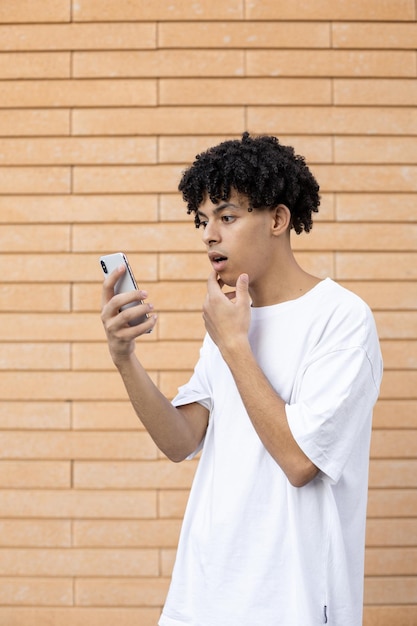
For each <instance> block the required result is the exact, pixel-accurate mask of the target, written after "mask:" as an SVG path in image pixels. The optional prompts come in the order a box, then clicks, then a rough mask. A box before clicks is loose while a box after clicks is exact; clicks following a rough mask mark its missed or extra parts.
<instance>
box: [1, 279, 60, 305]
mask: <svg viewBox="0 0 417 626" xmlns="http://www.w3.org/2000/svg"><path fill="white" fill-rule="evenodd" d="M70 306H71V303H70V289H69V286H67V285H36V286H35V285H28V284H25V285H14V284H0V311H2V312H3V311H19V312H24V311H32V312H40V311H44V312H45V311H48V312H51V311H54V312H55V311H62V312H64V311H69V309H70Z"/></svg>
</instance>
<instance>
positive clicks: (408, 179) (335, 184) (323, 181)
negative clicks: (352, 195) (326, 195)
mask: <svg viewBox="0 0 417 626" xmlns="http://www.w3.org/2000/svg"><path fill="white" fill-rule="evenodd" d="M313 173H314V175H315V176H316V177H317V180H318V181H319V184H320V186H321V188H322V190H323V191H351V190H352V189H355V190H356V191H362V192H364V191H370V192H382V191H383V190H384V189H385V190H386V191H388V192H390V191H392V192H411V191H417V166H415V165H404V166H402V165H372V166H371V165H314V168H313Z"/></svg>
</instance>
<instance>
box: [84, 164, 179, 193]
mask: <svg viewBox="0 0 417 626" xmlns="http://www.w3.org/2000/svg"><path fill="white" fill-rule="evenodd" d="M180 174H181V170H180V168H179V167H177V166H169V165H154V166H152V165H149V166H147V165H143V166H141V165H131V166H122V165H120V166H118V165H109V166H102V167H99V166H96V167H94V166H86V167H83V166H76V167H75V168H74V178H73V181H74V183H73V184H74V191H75V193H107V192H110V193H123V191H125V192H128V193H138V192H146V193H152V192H155V193H156V192H158V191H173V190H175V189H176V187H177V185H178V181H179V179H180Z"/></svg>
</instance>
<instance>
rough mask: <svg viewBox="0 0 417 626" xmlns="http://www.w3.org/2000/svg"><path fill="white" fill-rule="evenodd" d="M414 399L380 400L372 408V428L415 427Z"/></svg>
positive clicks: (415, 405) (416, 414)
mask: <svg viewBox="0 0 417 626" xmlns="http://www.w3.org/2000/svg"><path fill="white" fill-rule="evenodd" d="M416 409H417V401H416V400H408V399H407V400H403V399H397V400H380V401H379V402H377V404H376V407H375V410H374V428H416V427H417V410H416Z"/></svg>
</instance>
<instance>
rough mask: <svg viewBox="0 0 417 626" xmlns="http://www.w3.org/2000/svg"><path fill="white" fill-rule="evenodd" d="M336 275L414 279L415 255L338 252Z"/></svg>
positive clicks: (345, 277)
mask: <svg viewBox="0 0 417 626" xmlns="http://www.w3.org/2000/svg"><path fill="white" fill-rule="evenodd" d="M336 277H337V278H340V279H342V280H345V279H347V280H358V279H360V280H369V279H370V280H414V279H415V278H416V277H417V255H416V254H414V253H412V252H396V253H394V252H367V253H365V252H338V253H337V254H336Z"/></svg>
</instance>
